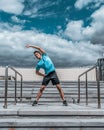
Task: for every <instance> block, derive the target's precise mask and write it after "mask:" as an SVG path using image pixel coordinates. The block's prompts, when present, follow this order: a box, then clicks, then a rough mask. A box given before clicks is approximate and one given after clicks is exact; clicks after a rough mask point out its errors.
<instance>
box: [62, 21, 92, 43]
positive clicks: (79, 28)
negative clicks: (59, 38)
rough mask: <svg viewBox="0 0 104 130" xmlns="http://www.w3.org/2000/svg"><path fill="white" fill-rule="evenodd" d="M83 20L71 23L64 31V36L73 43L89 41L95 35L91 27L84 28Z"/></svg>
mask: <svg viewBox="0 0 104 130" xmlns="http://www.w3.org/2000/svg"><path fill="white" fill-rule="evenodd" d="M83 24H84V23H83V21H82V20H77V21H69V23H68V24H67V26H66V29H65V31H64V35H65V36H66V37H67V38H69V39H70V40H73V41H82V40H84V41H88V40H89V39H90V38H91V36H92V35H93V33H94V29H92V28H91V27H90V26H87V27H84V25H83Z"/></svg>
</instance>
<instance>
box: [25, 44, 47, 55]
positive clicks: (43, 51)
mask: <svg viewBox="0 0 104 130" xmlns="http://www.w3.org/2000/svg"><path fill="white" fill-rule="evenodd" d="M26 47H27V48H30V47H32V48H35V49H37V50H39V51H40V52H41V53H42V54H44V53H46V52H45V50H43V49H42V48H41V47H39V46H34V45H29V44H27V45H26Z"/></svg>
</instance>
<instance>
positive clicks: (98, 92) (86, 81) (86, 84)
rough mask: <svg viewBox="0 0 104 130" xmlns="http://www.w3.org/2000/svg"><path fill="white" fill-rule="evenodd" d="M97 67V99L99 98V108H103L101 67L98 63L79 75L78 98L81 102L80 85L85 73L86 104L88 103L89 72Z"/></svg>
mask: <svg viewBox="0 0 104 130" xmlns="http://www.w3.org/2000/svg"><path fill="white" fill-rule="evenodd" d="M93 69H95V73H96V82H97V99H98V108H101V101H100V100H101V99H100V79H99V69H98V65H95V66H93V67H92V68H90V69H88V70H87V71H85V72H84V73H82V74H80V75H79V76H78V100H77V102H78V103H80V86H81V80H80V78H81V77H82V76H83V75H85V87H86V105H88V72H90V71H91V70H93Z"/></svg>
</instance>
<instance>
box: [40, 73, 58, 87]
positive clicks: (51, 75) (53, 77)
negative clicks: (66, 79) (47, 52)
mask: <svg viewBox="0 0 104 130" xmlns="http://www.w3.org/2000/svg"><path fill="white" fill-rule="evenodd" d="M50 80H51V82H52V84H53V85H56V84H59V83H60V81H59V79H58V76H57V74H56V72H55V71H53V72H50V73H49V74H48V75H46V76H45V77H44V78H43V82H42V85H45V86H46V85H48V83H49V81H50Z"/></svg>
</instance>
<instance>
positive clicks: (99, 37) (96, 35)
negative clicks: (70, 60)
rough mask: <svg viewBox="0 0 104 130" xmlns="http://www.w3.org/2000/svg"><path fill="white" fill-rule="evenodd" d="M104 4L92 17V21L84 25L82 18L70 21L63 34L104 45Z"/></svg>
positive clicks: (73, 38)
mask: <svg viewBox="0 0 104 130" xmlns="http://www.w3.org/2000/svg"><path fill="white" fill-rule="evenodd" d="M103 12H104V6H102V7H101V8H99V9H98V10H96V11H95V12H94V13H93V14H92V15H91V17H90V19H91V20H92V21H91V23H90V24H89V25H88V26H86V27H84V23H83V21H82V20H77V21H73V20H72V21H69V23H68V24H67V26H66V29H65V31H64V32H63V34H64V35H65V37H67V38H68V39H70V40H72V41H90V42H91V43H92V44H102V45H104V36H103V34H104V16H103V15H102V14H103Z"/></svg>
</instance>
